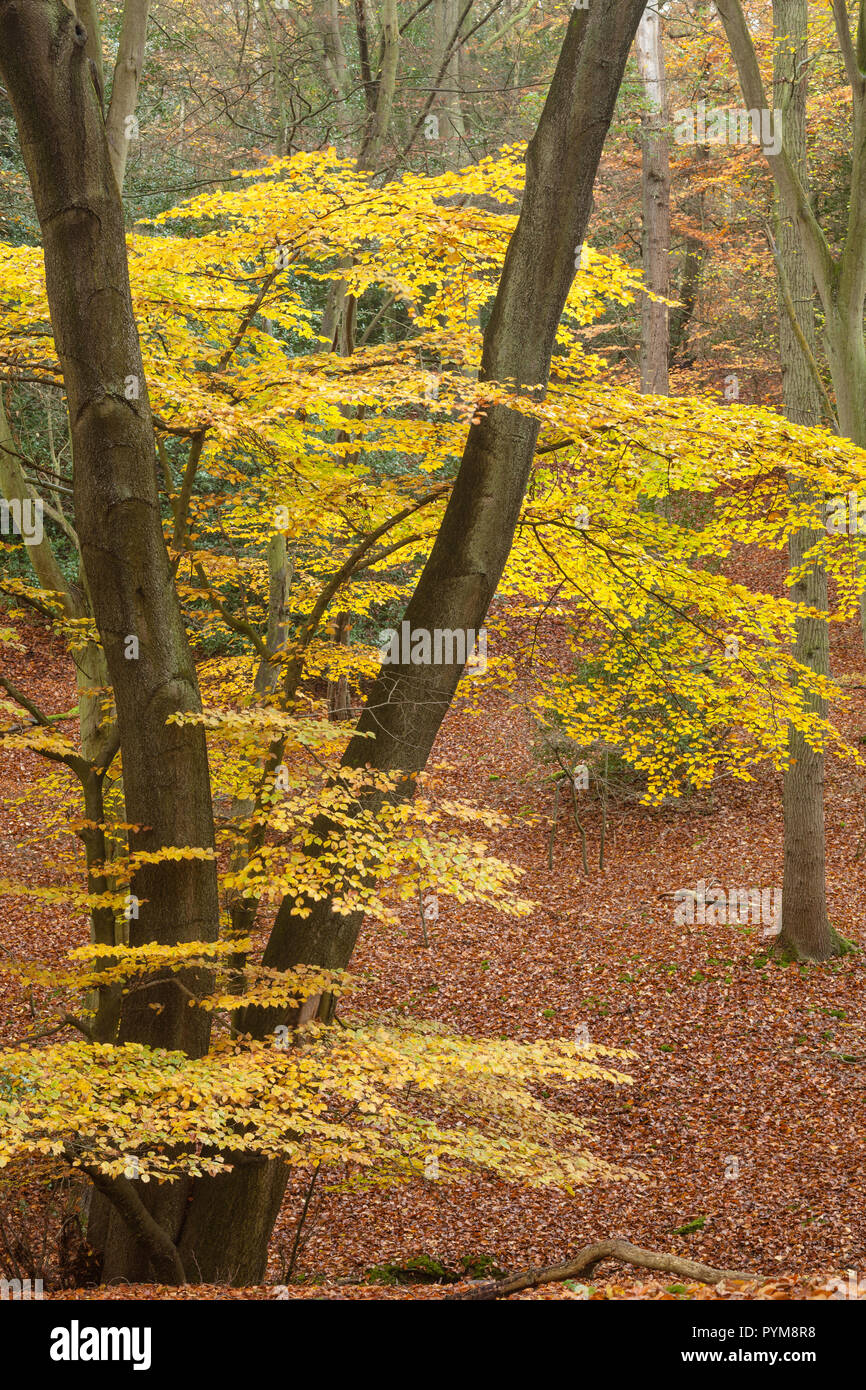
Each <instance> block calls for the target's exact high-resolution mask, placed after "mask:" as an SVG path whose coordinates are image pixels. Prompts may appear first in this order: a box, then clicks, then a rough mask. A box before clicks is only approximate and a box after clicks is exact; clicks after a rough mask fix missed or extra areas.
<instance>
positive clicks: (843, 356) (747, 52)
mask: <svg viewBox="0 0 866 1390" xmlns="http://www.w3.org/2000/svg"><path fill="white" fill-rule="evenodd" d="M716 8H717V9H718V11H719V15H720V17H721V19H722V23H723V24H724V26H725V32H726V34H727V36H728V42H729V43H730V45H731V51H732V53H733V55H734V61H735V62H736V65H737V71H738V73H739V77H740V86H741V88H742V92H743V96H744V98H745V100H746V105H747V106H748V107H749V108H753V109H758V110H767V109H768V108H767V100H766V96H765V93H764V84H763V80H762V78H761V72H760V68H759V66H758V59H757V54H756V52H755V45H754V41H753V38H752V34H751V32H750V30H749V26H748V22H747V20H746V17H745V14H744V12H743V8H742V5H741V4H740V0H717V6H716ZM833 15H834V19H835V23H836V34H837V39H838V43H839V49H840V53H841V56H842V58H843V61H844V64H845V70H846V73H847V76H848V81H849V83H850V86H851V94H852V104H853V116H852V128H851V177H850V183H849V204H848V207H849V211H848V223H847V227H846V229H845V237H844V241H843V245H842V249H841V251H840V253H839V254H838V255H834V254H833V252H832V251H831V249H830V247H829V245H828V244H827V239H826V237H825V236H824V232H823V230H822V228H821V226H820V223H819V222H818V219H817V217H816V215H815V212H814V210H813V208H812V205H811V203H810V202H809V197H808V193H807V190H806V189H805V188H804V186H803V183H802V181H801V179H800V176H799V173H798V170H797V165H796V159H795V158H794V156H793V155H792V152H791V150H790V149H789V147H788V141H787V139H786V132H785V129H784V121H783V130H782V143H781V148H780V150H779V152H778V153H777V154H774V153H773V152H772V147H768V149H767V150H765V151H764V153H765V157H766V159H767V163H768V165H769V167H770V171H771V173H772V175H773V178H774V179H775V182H776V186H777V188H778V190H779V193H780V196H781V198H782V201H783V204H784V207H785V209H786V212H787V214H788V216H789V217H790V219H791V222H792V225H793V226H794V227H795V229H796V232H797V236H798V238H799V240H800V244H801V247H802V250H803V254H804V256H805V258H806V260H807V262H808V264H809V269H810V270H811V273H812V277H813V280H814V283H815V287H816V289H817V291H818V295H819V297H820V300H821V306H822V308H823V311H824V346H825V350H826V354H827V363H828V365H829V368H830V375H831V377H832V381H833V390H834V392H835V396H836V411H837V415H838V420H839V432H840V434H842V435H844V436H845V437H846V438H848V439H850V440H852V441H853V442H854V443H855V444H858V445H859V446H860V447H861V448H866V341H864V334H863V327H864V325H863V313H864V305H866V4H864V3H862V2H861V4H860V5H859V9H858V22H857V37H856V42H855V41H854V40H853V39H852V36H851V30H850V26H849V22H848V11H847V6H846V3H845V0H833ZM860 624H861V630H862V632H863V636H864V641H866V590H864V593H863V595H862V596H861V600H860Z"/></svg>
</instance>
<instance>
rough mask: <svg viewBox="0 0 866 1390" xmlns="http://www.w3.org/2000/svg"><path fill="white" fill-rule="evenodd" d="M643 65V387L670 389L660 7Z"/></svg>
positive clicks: (650, 19)
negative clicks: (644, 110)
mask: <svg viewBox="0 0 866 1390" xmlns="http://www.w3.org/2000/svg"><path fill="white" fill-rule="evenodd" d="M635 50H636V53H637V64H638V71H639V73H640V76H641V81H642V82H643V84H644V92H645V99H646V104H647V108H648V110H647V114H646V115H645V116H644V118H643V122H642V126H643V130H642V139H641V144H642V158H643V167H642V177H641V194H642V201H643V237H642V242H641V263H642V265H643V271H644V278H645V280H646V283H647V286H648V288H649V289H650V290H651V291H652V295H653V297H652V298H651V297H650V295H645V296H644V299H643V303H642V305H641V363H640V376H641V389H642V390H643V391H649V392H652V393H655V394H658V395H663V396H666V395H667V393H668V356H669V352H670V327H669V322H668V314H669V309H668V305H667V303H666V302H665V301H666V300H667V299H669V298H670V278H671V277H670V255H671V216H670V200H671V175H670V158H669V153H668V137H667V134H666V131H665V122H666V120H667V97H666V91H665V68H664V48H663V44H662V33H661V21H660V18H659V13H658V10H655V9H652V8H651V7H647V9H646V11H645V13H644V15H643V18H642V19H641V22H640V24H639V25H638V31H637V38H636V40H635Z"/></svg>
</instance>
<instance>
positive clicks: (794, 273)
mask: <svg viewBox="0 0 866 1390" xmlns="http://www.w3.org/2000/svg"><path fill="white" fill-rule="evenodd" d="M808 25H809V15H808V7H807V0H773V28H774V38H775V45H774V74H773V75H774V82H773V97H774V105H775V107H776V108H777V109H779V110H781V111H782V112H783V117H782V119H783V127H784V138H785V144H786V146H787V149H788V153H789V158H790V160H791V162H792V165H793V167H794V169H795V170H796V173H797V177H798V179H799V181H800V183H801V185H802V187H803V189H804V190H805V191H806V194H807V196H808V190H809V167H808V158H807V146H806V100H807V87H808V82H807V73H808V56H809V44H808ZM779 201H780V206H779V208H778V230H777V238H776V240H777V253H776V254H777V263H778V269H779V277H780V290H779V296H778V300H779V356H780V360H781V366H782V397H783V402H784V409H785V414H786V416H787V418H788V419H789V420H793V421H794V422H795V423H796V424H799V425H810V426H820V424H821V414H822V401H821V393H820V391H819V389H818V384H817V381H816V379H815V375H814V373H813V370H812V366H811V365H810V361H809V357H808V356H807V353H808V354H811V361H812V362H813V363H814V361H815V357H816V349H817V342H816V334H815V311H814V287H813V282H812V273H811V271H810V269H809V266H808V264H807V262H806V257H805V255H804V254H803V247H802V244H801V240H800V237H799V235H798V233H797V229H796V227H795V226H794V224H793V220H792V218H791V217H790V215H788V214H787V212H786V209H785V207H784V205H781V200H779ZM795 323H796V326H795ZM803 342H805V350H804V346H803ZM809 491H810V490H809V489H808V487H806V488H803V487H802V486H799V485H798V486H794V485H792V493H793V495H795V496H799V495H801V494H803V493H805V494H806V496H808V495H809ZM820 539H821V533H820V532H817V531H814V530H812V529H810V528H808V527H804V528H801V529H800V530H798V531H797V532H795V533H794V535H792V536H791V538H790V540H789V545H788V553H789V561H790V565H791V569H792V570H794V569H796V568H798V567H799V566H800V565H801V564H802V561H803V559H804V557H805V555H806V554H807V553H808V551H809V550H810V549H811V547H812V546H813V545H815V544H816V543H817V542H818V541H819V540H820ZM791 597H792V599H793V600H794V601H795V602H798V603H803V604H806V605H808V606H809V607H811V608H816V609H818V610H819V611H821V612H826V610H827V575H826V571H825V570H824V567H823V566H822V565H813V566H812V568H811V569H810V570H809V572H808V573H807V574H806V575H805V576H804V577H803V578H802V579H799V580H798V581H797V582H796V583H795V584H794V586H793V588H792V590H791ZM794 655H795V657H796V659H797V660H798V661H799V662H801V663H802V665H804V666H806V667H808V668H809V669H810V670H812V671H815V672H817V673H818V674H821V675H828V674H829V669H830V635H829V629H828V624H827V620H826V619H825V618H799V619H798V620H797V624H796V639H795V645H794ZM808 706H809V708H810V710H812V711H813V712H814V713H816V714H818V715H820V716H821V717H822V718H826V716H827V702H826V700H821V699H818V698H816V697H814V696H810V697H809V698H808ZM788 752H789V758H790V764H789V767H788V770H787V771H786V772H785V775H784V781H783V793H782V804H783V808H784V817H785V866H784V879H783V886H782V920H781V933H780V935H779V937H778V938H777V940H776V942H775V943H774V945H775V949H776V950H777V951H778V952H779V953H780V954H782V955H784V956H794V957H796V958H798V959H809V960H824V959H826V958H827V957H828V956H831V955H835V954H837V953H838V950H839V946H840V943H839V940H838V938H837V937H836V934H835V933H834V932H833V931H832V929H831V927H830V924H829V921H828V918H827V901H826V873H825V863H824V850H825V837H824V764H825V757H824V753H823V752H818V751H816V750H815V749H814V748H812V747H811V746H810V744H809V743H808V742H807V741H806V739H805V738H804V737H803V735H802V733H800V732H799V730H797V729H796V728H794V727H793V725H792V726H791V728H790V730H789V735H788Z"/></svg>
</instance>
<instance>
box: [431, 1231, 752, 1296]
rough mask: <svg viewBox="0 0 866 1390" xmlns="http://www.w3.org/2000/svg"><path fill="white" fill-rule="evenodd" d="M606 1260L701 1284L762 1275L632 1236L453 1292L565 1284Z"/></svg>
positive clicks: (493, 1292) (495, 1292)
mask: <svg viewBox="0 0 866 1390" xmlns="http://www.w3.org/2000/svg"><path fill="white" fill-rule="evenodd" d="M602 1260H619V1261H620V1262H621V1263H622V1264H630V1265H637V1266H638V1267H639V1268H641V1269H657V1270H661V1271H662V1273H664V1274H678V1275H679V1276H680V1277H681V1278H682V1279H694V1280H695V1281H696V1282H697V1283H699V1284H720V1283H721V1282H722V1280H723V1279H727V1280H737V1281H738V1282H742V1283H746V1282H747V1281H749V1280H753V1279H760V1278H761V1275H760V1274H748V1273H745V1272H743V1271H738V1270H733V1269H713V1268H712V1267H711V1266H710V1265H702V1264H698V1263H697V1262H696V1261H695V1260H686V1259H682V1258H681V1257H680V1256H679V1255H667V1254H664V1253H662V1252H660V1251H657V1250H643V1249H641V1247H640V1246H639V1245H632V1244H631V1242H630V1241H628V1240H603V1241H600V1242H599V1243H598V1244H597V1245H587V1246H586V1247H585V1248H584V1249H583V1250H581V1251H579V1252H578V1254H577V1255H575V1257H574V1259H573V1260H569V1261H568V1263H567V1264H563V1265H548V1266H547V1267H546V1268H545V1269H524V1270H522V1271H521V1272H520V1273H519V1274H509V1275H508V1276H507V1277H506V1278H505V1279H496V1280H494V1281H493V1282H492V1283H489V1284H482V1285H481V1286H480V1288H477V1289H470V1290H469V1291H468V1292H467V1293H456V1294H451V1295H449V1297H450V1298H451V1299H485V1300H486V1299H494V1298H507V1297H508V1296H509V1294H513V1293H519V1292H520V1291H521V1289H536V1288H538V1287H539V1286H540V1285H541V1284H561V1283H562V1282H563V1280H564V1279H576V1278H577V1277H578V1275H581V1274H583V1275H586V1276H589V1275H590V1274H592V1271H593V1270H594V1269H595V1267H596V1265H598V1264H601V1262H602Z"/></svg>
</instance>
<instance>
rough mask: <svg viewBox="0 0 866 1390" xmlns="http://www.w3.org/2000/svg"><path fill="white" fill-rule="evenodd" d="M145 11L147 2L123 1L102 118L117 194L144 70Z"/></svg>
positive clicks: (124, 171)
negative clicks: (120, 21)
mask: <svg viewBox="0 0 866 1390" xmlns="http://www.w3.org/2000/svg"><path fill="white" fill-rule="evenodd" d="M149 11H150V0H125V3H124V6H123V22H122V24H121V29H120V42H119V43H118V47H117V60H116V62H115V64H114V80H113V82H112V84H111V102H110V105H109V107H108V115H107V116H106V118H105V130H106V134H107V136H108V147H109V150H110V152H111V167H112V169H113V170H114V177H115V179H116V180H117V186H118V188H119V189H120V190H121V191H122V190H123V181H124V178H125V176H126V160H127V156H128V154H129V145H130V141H131V140H132V139H133V133H132V132H133V130H134V129H135V127H134V125H133V124H132V123H133V122H134V120H135V108H136V105H137V102H138V87H139V83H140V82H141V70H142V68H143V67H144V42H145V39H146V38H147V19H148V14H149Z"/></svg>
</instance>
